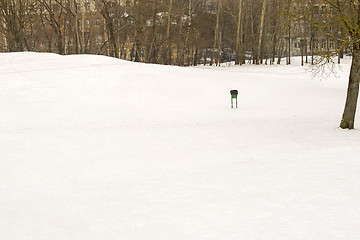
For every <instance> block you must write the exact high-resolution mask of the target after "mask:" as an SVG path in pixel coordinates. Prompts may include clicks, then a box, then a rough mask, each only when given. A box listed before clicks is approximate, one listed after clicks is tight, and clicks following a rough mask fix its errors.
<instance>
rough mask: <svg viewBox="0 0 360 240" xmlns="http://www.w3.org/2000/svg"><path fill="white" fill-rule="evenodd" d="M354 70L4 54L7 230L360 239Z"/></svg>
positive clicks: (0, 187)
mask: <svg viewBox="0 0 360 240" xmlns="http://www.w3.org/2000/svg"><path fill="white" fill-rule="evenodd" d="M293 61H299V59H294V60H293ZM349 68H350V59H344V60H343V63H342V68H341V69H340V70H338V71H337V75H338V77H334V76H332V77H330V78H327V79H320V78H319V77H315V78H314V77H313V76H312V74H311V72H309V71H307V67H300V64H298V63H295V64H293V65H291V66H286V65H280V66H279V65H276V66H265V65H262V66H253V65H244V66H241V67H240V66H237V67H235V66H232V67H191V68H181V67H173V66H158V65H150V64H141V63H132V62H127V61H122V60H118V59H113V58H107V57H103V56H87V55H76V56H59V55H55V54H46V53H1V54H0V73H1V74H0V113H1V116H0V239H4V240H5V239H6V240H20V239H21V240H40V239H51V240H73V239H76V240H95V239H104V240H115V239H121V240H128V239H137V240H138V239H154V240H155V239H156V240H158V239H167V240H168V239H171V240H176V239H179V240H180V239H181V240H184V239H189V240H195V239H214V240H215V239H216V240H218V239H227V240H229V239H234V240H235V239H237V240H238V239H254V240H269V239H277V240H289V239H306V240H309V239H314V240H315V239H316V240H319V239H323V240H329V239H332V240H334V239H336V240H338V239H346V240H358V239H360V206H359V202H360V161H359V155H360V148H359V140H360V133H359V131H358V130H354V131H348V130H341V129H340V128H338V125H339V123H340V119H341V114H342V110H343V107H344V102H345V97H346V88H347V80H348V74H349ZM231 89H237V90H238V91H239V99H238V103H239V108H238V109H231V108H230V93H229V91H230V90H231ZM359 120H360V118H359V114H357V121H359ZM357 126H358V125H357Z"/></svg>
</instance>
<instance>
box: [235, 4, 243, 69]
mask: <svg viewBox="0 0 360 240" xmlns="http://www.w3.org/2000/svg"><path fill="white" fill-rule="evenodd" d="M242 5H243V0H239V13H238V19H237V20H238V22H237V29H236V47H235V65H239V64H240V65H241V64H242V62H241V50H240V47H241V45H240V43H241V39H240V37H241V15H242Z"/></svg>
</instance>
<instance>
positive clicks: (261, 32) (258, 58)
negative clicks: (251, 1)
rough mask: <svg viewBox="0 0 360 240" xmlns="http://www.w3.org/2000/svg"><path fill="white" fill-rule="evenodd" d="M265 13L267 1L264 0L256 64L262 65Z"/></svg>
mask: <svg viewBox="0 0 360 240" xmlns="http://www.w3.org/2000/svg"><path fill="white" fill-rule="evenodd" d="M265 11H266V0H263V6H262V11H261V20H260V29H259V42H258V49H257V55H256V64H259V63H260V61H259V60H260V53H261V44H262V38H263V31H264V19H265Z"/></svg>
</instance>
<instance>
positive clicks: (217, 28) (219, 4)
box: [210, 0, 221, 66]
mask: <svg viewBox="0 0 360 240" xmlns="http://www.w3.org/2000/svg"><path fill="white" fill-rule="evenodd" d="M218 1H219V2H218V9H217V15H216V26H215V36H214V45H213V51H212V55H211V62H210V66H212V64H213V63H214V58H215V49H216V43H217V37H218V35H219V21H220V13H221V0H218Z"/></svg>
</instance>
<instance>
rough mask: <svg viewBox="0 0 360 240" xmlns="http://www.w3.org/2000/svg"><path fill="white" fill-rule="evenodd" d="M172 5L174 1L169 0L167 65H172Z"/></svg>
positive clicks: (165, 59) (165, 58) (165, 60)
mask: <svg viewBox="0 0 360 240" xmlns="http://www.w3.org/2000/svg"><path fill="white" fill-rule="evenodd" d="M172 5H173V0H169V9H168V19H167V28H166V42H167V44H166V47H165V54H164V55H165V57H164V63H165V64H166V65H171V39H170V37H171V36H170V27H171V14H172Z"/></svg>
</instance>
